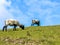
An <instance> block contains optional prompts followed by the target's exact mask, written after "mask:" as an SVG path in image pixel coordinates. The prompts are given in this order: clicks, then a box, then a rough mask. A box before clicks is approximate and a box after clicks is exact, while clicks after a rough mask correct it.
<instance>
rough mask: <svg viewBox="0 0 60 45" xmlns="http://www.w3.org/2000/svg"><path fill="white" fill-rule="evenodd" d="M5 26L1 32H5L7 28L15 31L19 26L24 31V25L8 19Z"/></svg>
mask: <svg viewBox="0 0 60 45" xmlns="http://www.w3.org/2000/svg"><path fill="white" fill-rule="evenodd" d="M4 23H5V25H4V26H3V31H4V30H6V31H7V27H8V26H14V28H13V31H14V30H16V27H17V26H19V27H20V28H22V29H23V30H24V25H23V24H19V22H18V21H17V20H15V19H8V20H5V22H4Z"/></svg>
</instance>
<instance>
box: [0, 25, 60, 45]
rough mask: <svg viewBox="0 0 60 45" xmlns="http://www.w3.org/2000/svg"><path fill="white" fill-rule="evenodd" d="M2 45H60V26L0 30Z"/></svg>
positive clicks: (0, 43) (0, 42)
mask: <svg viewBox="0 0 60 45" xmlns="http://www.w3.org/2000/svg"><path fill="white" fill-rule="evenodd" d="M0 45H60V26H32V27H26V28H25V30H22V29H20V28H17V30H16V31H13V30H12V29H9V30H8V31H7V32H6V31H4V32H3V31H1V30H0Z"/></svg>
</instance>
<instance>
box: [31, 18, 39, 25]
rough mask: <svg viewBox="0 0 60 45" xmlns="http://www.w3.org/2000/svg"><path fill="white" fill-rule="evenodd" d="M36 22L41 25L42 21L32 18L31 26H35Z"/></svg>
mask: <svg viewBox="0 0 60 45" xmlns="http://www.w3.org/2000/svg"><path fill="white" fill-rule="evenodd" d="M34 24H37V25H38V26H39V25H40V21H39V20H36V19H34V20H32V24H31V26H33V25H34Z"/></svg>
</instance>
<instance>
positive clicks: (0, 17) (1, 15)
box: [0, 0, 14, 28]
mask: <svg viewBox="0 0 60 45" xmlns="http://www.w3.org/2000/svg"><path fill="white" fill-rule="evenodd" d="M6 4H8V5H9V3H7V2H6V1H5V0H0V22H1V23H0V27H1V28H2V26H3V25H4V20H6V19H10V18H14V17H13V15H12V14H11V13H10V12H9V11H8V10H7V9H6V8H5V5H6Z"/></svg>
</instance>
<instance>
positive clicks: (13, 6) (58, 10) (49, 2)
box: [0, 0, 60, 28]
mask: <svg viewBox="0 0 60 45" xmlns="http://www.w3.org/2000/svg"><path fill="white" fill-rule="evenodd" d="M6 19H16V20H18V21H19V22H20V23H21V24H24V25H25V26H30V25H31V20H32V19H38V20H40V21H41V26H49V25H59V24H60V0H0V28H2V27H3V25H4V20H6Z"/></svg>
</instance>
